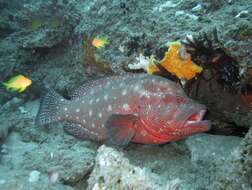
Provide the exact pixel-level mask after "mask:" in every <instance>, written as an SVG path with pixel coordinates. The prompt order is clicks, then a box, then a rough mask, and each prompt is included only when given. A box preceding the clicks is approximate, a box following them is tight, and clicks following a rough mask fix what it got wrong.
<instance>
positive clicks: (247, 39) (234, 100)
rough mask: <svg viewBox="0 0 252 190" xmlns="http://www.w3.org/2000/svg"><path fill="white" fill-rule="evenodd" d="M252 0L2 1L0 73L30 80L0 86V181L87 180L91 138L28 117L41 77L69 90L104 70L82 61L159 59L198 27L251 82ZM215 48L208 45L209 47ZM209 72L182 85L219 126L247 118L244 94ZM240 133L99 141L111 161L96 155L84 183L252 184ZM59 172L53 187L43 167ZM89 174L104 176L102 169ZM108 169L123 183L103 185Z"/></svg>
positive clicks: (75, 183) (77, 185) (25, 184)
mask: <svg viewBox="0 0 252 190" xmlns="http://www.w3.org/2000/svg"><path fill="white" fill-rule="evenodd" d="M251 3H252V2H251V1H247V0H239V1H234V0H214V1H211V0H200V1H194V0H183V1H180V0H170V1H169V0H168V1H167V0H147V1H134V0H128V1H125V0H118V1H112V0H95V1H89V0H71V1H65V0H48V1H46V2H45V1H43V0H30V1H28V0H20V1H18V0H11V1H7V0H3V1H0V10H1V11H0V73H1V75H0V82H2V81H5V80H7V79H8V78H10V77H12V76H13V75H15V74H19V73H21V74H24V75H27V76H28V77H29V78H31V79H32V80H33V85H32V86H31V87H29V88H28V89H27V90H26V91H25V92H24V93H22V94H17V93H10V92H7V91H6V90H5V89H3V88H2V85H1V87H0V104H1V107H0V140H1V152H0V189H17V187H18V188H19V189H47V188H51V189H83V188H85V187H86V185H87V180H86V179H87V178H88V177H89V172H90V171H91V169H92V166H93V164H94V157H95V150H96V148H97V145H96V144H94V143H91V142H89V141H84V142H79V141H78V140H76V139H74V138H72V137H70V136H68V135H66V134H65V133H63V131H62V130H61V125H57V124H53V125H52V126H51V127H45V128H41V127H37V126H34V117H35V113H36V112H37V108H38V101H36V100H35V99H37V98H38V97H39V96H40V95H41V94H43V93H44V91H45V90H44V86H47V87H48V86H50V87H52V88H54V89H55V90H57V91H59V92H60V93H61V94H63V95H69V92H71V91H72V89H74V88H76V87H77V86H80V85H81V84H82V83H83V82H84V81H87V80H89V79H90V78H95V77H97V75H104V73H101V72H100V71H99V70H98V71H95V72H92V73H91V72H90V71H89V70H88V67H87V65H92V64H97V63H104V64H107V66H108V67H111V68H112V70H113V71H114V72H115V73H123V72H125V71H124V70H123V67H126V66H127V65H128V64H129V63H133V62H135V61H136V58H137V57H138V56H139V54H140V53H143V54H144V55H145V56H149V55H152V54H153V55H155V56H156V57H157V58H158V59H161V58H162V57H163V55H164V52H165V51H166V49H167V44H168V43H169V42H171V41H175V40H182V39H184V38H185V36H186V35H187V34H192V35H193V38H194V39H196V40H201V39H203V38H202V31H204V32H205V33H206V35H207V37H208V38H209V39H210V41H211V42H213V45H215V46H214V47H217V48H220V49H221V50H223V51H224V52H225V53H226V54H227V55H228V56H230V57H232V58H233V59H234V60H235V61H236V63H237V65H238V67H239V72H240V74H241V75H242V76H245V77H243V79H242V80H245V81H247V82H248V84H250V83H251V81H252V77H251V74H249V72H248V71H249V69H248V70H247V68H250V67H251V66H252V62H251V51H250V50H251V48H252V43H251V40H252V32H251V31H252V25H251V23H252V22H251V21H252V20H251V19H252V16H251V14H252V6H251ZM213 28H217V33H218V38H219V42H215V41H214V39H213V36H214V35H213V33H212V31H213ZM94 36H106V37H108V39H109V41H110V45H108V46H107V47H105V48H103V49H100V50H97V49H94V48H92V47H90V45H88V43H87V42H88V41H89V40H91V39H92V38H93V37H94ZM203 42H204V43H206V41H204V40H203ZM205 45H206V46H207V44H205ZM211 50H212V49H211V48H210V49H209V47H208V49H207V54H209V53H210V52H211ZM194 58H195V61H198V60H199V59H197V57H194ZM198 58H200V59H201V61H199V62H197V63H198V64H201V63H204V62H205V63H206V60H212V58H213V57H211V56H210V57H207V56H205V55H203V56H202V55H200V56H199V57H198ZM204 71H208V69H206V68H204ZM214 74H216V73H214ZM210 77H211V75H210ZM201 79H202V80H201ZM203 79H204V82H202V81H203ZM205 79H206V80H205ZM209 79H210V78H209V76H208V73H207V72H204V75H203V76H200V77H199V78H198V80H197V81H200V83H194V84H196V85H194V86H192V87H193V88H191V86H189V89H192V91H190V90H189V91H188V94H190V95H191V96H192V97H195V98H197V99H198V100H200V101H201V102H202V103H204V104H207V105H208V107H209V108H214V109H210V115H209V117H211V118H213V121H214V124H216V126H217V127H220V128H222V127H228V126H230V125H232V126H233V123H235V124H236V125H237V126H239V127H243V126H246V127H247V128H248V127H249V126H251V113H250V114H248V113H245V112H244V108H243V107H242V106H243V105H242V103H241V102H240V95H239V94H237V93H236V92H233V91H232V90H231V91H229V88H228V87H226V86H225V85H224V86H223V85H222V84H221V83H220V84H219V83H217V82H216V81H217V80H214V82H213V83H212V82H209ZM210 81H211V80H210ZM201 82H202V83H201ZM251 84H252V83H251ZM199 86H200V88H199ZM210 87H211V88H210ZM240 87H241V86H240ZM195 89H199V90H195ZM195 92H196V94H194V93H195ZM197 94H198V95H197ZM15 97H18V98H15ZM34 100H35V101H34ZM8 134H10V136H9V137H8ZM240 140H241V138H238V137H225V136H213V135H199V136H193V137H191V138H189V139H187V140H185V141H180V142H176V143H170V144H166V145H162V146H148V145H135V144H132V145H130V146H129V147H128V148H127V149H126V150H123V154H122V153H120V152H118V151H116V150H114V149H110V148H105V147H103V148H101V149H100V153H99V155H98V156H97V160H98V161H99V159H100V158H103V156H104V155H106V154H105V153H106V151H108V150H109V151H111V152H112V153H114V154H115V155H114V154H112V155H108V159H109V158H111V159H112V160H108V161H109V162H111V163H112V164H113V167H114V168H117V170H116V171H114V170H113V169H111V168H108V170H100V169H101V166H100V163H99V162H97V163H96V169H95V170H94V171H93V172H92V175H91V177H89V188H93V189H97V188H98V189H99V186H98V184H100V185H101V187H102V186H103V187H104V186H109V185H111V186H113V187H119V186H120V185H125V184H126V182H127V183H129V184H132V185H139V184H143V183H142V181H141V180H142V179H149V181H147V182H148V183H144V184H143V185H141V187H148V186H150V185H155V187H157V188H163V187H166V186H167V188H168V186H169V183H167V181H169V182H172V184H170V185H171V187H174V188H175V187H176V185H177V184H179V188H180V189H251V184H252V182H251V181H252V179H251V176H252V175H251V173H252V171H251V167H252V166H251V157H252V155H251V151H252V150H251V146H252V140H251V130H250V131H249V133H248V134H247V135H246V137H245V139H244V140H242V142H241V144H240V145H239V141H240ZM3 143H4V144H3ZM103 151H104V152H105V153H104V152H103ZM99 156H100V157H99ZM113 156H115V157H113ZM104 159H105V158H104ZM128 160H129V161H128ZM117 161H118V162H119V163H123V164H124V166H127V167H122V165H118V163H117ZM102 167H105V166H104V165H102ZM118 168H120V169H121V170H118ZM132 170H136V173H135V174H134V175H135V176H136V179H139V180H138V181H137V182H138V183H133V181H131V180H132V179H129V178H126V177H127V175H128V174H129V172H130V171H132ZM32 171H38V172H40V177H39V180H38V181H37V182H36V183H30V182H29V175H30V173H31V172H32ZM55 171H56V172H58V173H59V177H60V179H61V181H59V182H58V183H56V184H54V186H50V184H49V180H48V176H49V173H51V172H55ZM95 173H96V174H97V173H98V174H100V176H104V175H105V174H108V176H105V177H104V178H98V176H95ZM121 174H125V176H122V175H121ZM112 176H114V177H115V179H120V183H119V182H118V181H115V180H112V182H113V183H111V184H109V183H108V180H109V179H111V177H112ZM123 183H124V184H123ZM66 184H68V185H66ZM172 185H174V186H172ZM70 186H71V187H70Z"/></svg>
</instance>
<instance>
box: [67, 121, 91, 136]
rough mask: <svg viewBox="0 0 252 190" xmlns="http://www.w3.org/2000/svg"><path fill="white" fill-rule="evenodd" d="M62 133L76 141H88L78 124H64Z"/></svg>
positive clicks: (86, 134)
mask: <svg viewBox="0 0 252 190" xmlns="http://www.w3.org/2000/svg"><path fill="white" fill-rule="evenodd" d="M63 129H64V131H65V132H66V133H68V134H70V135H72V136H74V137H76V138H78V139H89V138H90V137H89V135H88V133H87V130H86V129H85V128H84V127H83V126H82V125H81V124H78V123H64V127H63Z"/></svg>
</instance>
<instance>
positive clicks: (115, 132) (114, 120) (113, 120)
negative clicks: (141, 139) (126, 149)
mask: <svg viewBox="0 0 252 190" xmlns="http://www.w3.org/2000/svg"><path fill="white" fill-rule="evenodd" d="M137 120H138V117H137V116H134V115H132V114H128V115H122V114H113V115H111V116H110V117H109V118H108V120H107V122H106V125H105V127H106V128H107V133H108V137H109V140H111V141H112V143H114V144H117V145H122V146H123V145H127V144H128V143H129V142H130V141H131V139H132V138H133V137H134V136H135V133H136V128H135V126H134V125H135V123H136V121H137Z"/></svg>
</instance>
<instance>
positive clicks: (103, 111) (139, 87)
mask: <svg viewBox="0 0 252 190" xmlns="http://www.w3.org/2000/svg"><path fill="white" fill-rule="evenodd" d="M205 113H206V107H205V106H204V105H202V104H199V103H197V102H195V101H194V100H192V99H190V98H188V97H187V96H186V94H185V93H184V91H183V89H182V88H181V87H180V86H179V85H177V84H176V83H174V82H172V81H170V80H167V79H165V78H162V77H160V76H155V75H148V74H132V75H126V76H112V77H107V78H103V79H98V80H95V81H91V82H88V83H86V84H84V85H83V86H81V87H80V88H79V89H77V90H76V91H75V92H74V93H73V94H72V96H71V99H70V100H66V99H64V98H63V97H61V96H60V95H58V94H57V93H56V92H54V91H53V90H49V92H48V93H47V94H46V95H45V97H44V98H43V99H42V101H41V105H40V109H39V112H38V114H37V117H36V123H37V124H38V125H44V124H49V123H52V122H55V121H61V122H63V124H64V129H65V131H66V132H68V133H69V134H71V135H73V136H75V137H77V138H81V139H83V138H84V139H92V140H95V141H103V140H112V142H113V143H115V144H119V145H126V144H128V143H129V142H130V141H131V142H135V143H142V144H162V143H166V142H169V141H176V140H179V139H183V138H185V137H187V136H190V135H193V134H195V133H201V132H205V131H208V130H209V129H210V126H211V124H210V121H207V120H202V118H203V116H204V115H205Z"/></svg>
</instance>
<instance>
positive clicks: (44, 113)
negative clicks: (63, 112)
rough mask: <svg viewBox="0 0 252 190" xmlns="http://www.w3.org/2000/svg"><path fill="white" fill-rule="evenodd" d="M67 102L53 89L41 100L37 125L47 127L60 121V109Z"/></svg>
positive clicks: (36, 120)
mask: <svg viewBox="0 0 252 190" xmlns="http://www.w3.org/2000/svg"><path fill="white" fill-rule="evenodd" d="M65 101H66V100H65V99H64V98H63V97H62V96H60V95H59V94H58V93H57V92H55V91H54V90H52V89H48V92H47V93H46V94H45V96H44V97H43V98H42V99H41V102H40V107H39V111H38V113H37V116H36V119H35V123H36V125H45V124H49V123H53V122H56V121H58V120H59V119H58V114H59V110H60V109H59V108H60V107H61V105H62V104H63V103H64V102H65Z"/></svg>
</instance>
